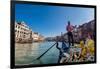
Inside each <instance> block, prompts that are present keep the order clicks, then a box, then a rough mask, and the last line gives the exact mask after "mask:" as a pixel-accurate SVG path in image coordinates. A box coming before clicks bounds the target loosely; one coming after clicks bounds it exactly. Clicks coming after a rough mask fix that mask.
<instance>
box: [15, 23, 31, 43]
mask: <svg viewBox="0 0 100 69" xmlns="http://www.w3.org/2000/svg"><path fill="white" fill-rule="evenodd" d="M31 32H32V31H31V29H30V28H29V27H28V26H27V25H26V24H25V23H24V22H20V23H17V22H15V42H28V41H29V40H30V39H31Z"/></svg>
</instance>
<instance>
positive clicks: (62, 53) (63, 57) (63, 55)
mask: <svg viewBox="0 0 100 69" xmlns="http://www.w3.org/2000/svg"><path fill="white" fill-rule="evenodd" d="M57 40H58V37H57ZM60 40H61V43H62V47H61V48H60V47H59V46H58V45H59V44H58V41H57V45H56V48H57V49H58V50H59V59H58V63H65V62H66V61H68V60H69V59H70V54H69V50H70V48H69V46H68V45H66V43H65V40H64V37H63V36H61V39H60Z"/></svg>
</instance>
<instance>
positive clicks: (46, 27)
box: [15, 4, 94, 37]
mask: <svg viewBox="0 0 100 69" xmlns="http://www.w3.org/2000/svg"><path fill="white" fill-rule="evenodd" d="M93 19H94V8H83V7H62V6H45V5H32V4H16V5H15V21H16V22H21V21H24V22H25V23H26V24H27V25H28V26H29V27H30V28H31V29H32V30H33V32H38V33H39V34H41V35H43V36H44V37H53V36H57V35H60V34H61V32H63V33H65V32H67V31H66V25H67V22H68V21H70V22H71V24H72V25H82V24H83V23H86V22H89V21H91V20H93Z"/></svg>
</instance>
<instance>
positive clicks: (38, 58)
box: [37, 43, 56, 60]
mask: <svg viewBox="0 0 100 69" xmlns="http://www.w3.org/2000/svg"><path fill="white" fill-rule="evenodd" d="M55 44H56V43H55ZM55 44H54V45H55ZM54 45H52V46H51V47H50V48H49V49H48V50H47V51H45V52H44V53H43V54H42V55H41V56H39V57H38V58H37V60H38V59H40V58H41V57H42V56H43V55H44V54H46V53H47V52H48V51H49V50H50V49H51V48H52V47H53V46H54Z"/></svg>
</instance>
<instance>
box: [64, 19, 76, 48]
mask: <svg viewBox="0 0 100 69" xmlns="http://www.w3.org/2000/svg"><path fill="white" fill-rule="evenodd" d="M72 30H73V26H72V25H71V24H70V21H68V25H67V26H66V31H67V32H68V33H67V35H68V42H69V46H70V45H71V42H72V46H74V39H73V34H72ZM71 40H72V41H71Z"/></svg>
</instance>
